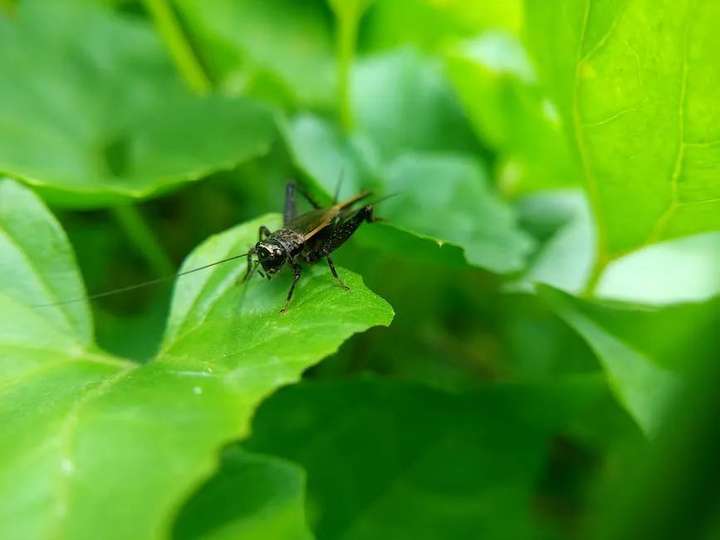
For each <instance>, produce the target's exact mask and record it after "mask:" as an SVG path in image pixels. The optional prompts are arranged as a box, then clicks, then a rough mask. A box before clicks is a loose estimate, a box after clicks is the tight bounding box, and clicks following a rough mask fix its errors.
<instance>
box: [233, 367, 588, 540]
mask: <svg viewBox="0 0 720 540" xmlns="http://www.w3.org/2000/svg"><path fill="white" fill-rule="evenodd" d="M593 394H594V392H593V390H592V385H589V386H587V385H585V384H578V385H577V386H574V385H568V386H567V387H563V386H562V385H557V386H553V387H552V388H551V387H547V388H543V387H537V388H533V387H518V388H513V387H511V386H510V387H505V386H489V387H486V388H484V389H483V390H481V391H478V392H475V393H471V394H469V395H464V396H457V395H451V394H446V393H444V392H438V391H435V390H430V389H428V388H426V387H423V386H421V385H415V384H407V383H400V382H392V381H382V380H377V379H365V380H356V381H344V382H325V383H309V384H302V385H296V386H294V387H292V388H288V389H286V390H284V391H282V392H280V393H279V394H277V395H276V396H274V397H273V398H272V399H270V400H268V401H267V402H266V403H265V404H264V405H263V406H262V407H261V408H260V410H259V411H258V415H257V417H256V419H255V421H254V423H253V433H254V434H253V437H252V439H251V440H250V441H249V442H248V443H247V447H248V448H250V449H253V450H257V451H262V452H270V453H274V454H278V455H281V456H283V457H285V458H288V459H291V460H293V461H296V462H298V463H300V464H302V465H303V466H304V467H305V468H306V470H307V471H308V508H309V515H310V519H311V521H312V523H313V528H314V530H315V532H316V534H317V537H318V539H321V540H322V539H338V540H339V539H342V540H350V539H353V540H359V539H375V538H390V537H391V538H394V539H398V540H400V539H405V538H408V539H410V538H417V539H435V538H472V537H476V536H481V537H487V538H517V539H521V538H528V537H530V536H532V533H531V531H532V530H533V524H532V521H533V518H532V512H531V498H532V492H533V487H534V485H535V484H536V482H537V480H538V478H539V476H540V475H541V473H542V467H543V463H544V461H545V459H546V457H547V451H548V438H549V436H550V434H552V433H554V432H556V431H558V430H561V429H562V428H563V426H564V425H565V424H566V422H567V421H568V418H569V416H568V412H567V411H568V409H567V407H568V406H571V407H578V406H579V407H582V406H584V405H583V404H587V402H585V400H586V399H588V400H590V401H592V400H593V399H594V397H592V396H593Z"/></svg>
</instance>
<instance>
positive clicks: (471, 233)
mask: <svg viewBox="0 0 720 540" xmlns="http://www.w3.org/2000/svg"><path fill="white" fill-rule="evenodd" d="M284 131H285V137H286V140H287V141H288V144H289V146H290V149H291V152H292V153H293V157H294V159H295V162H296V163H297V164H298V166H299V167H300V168H301V169H303V170H304V171H305V172H306V173H307V174H308V175H309V176H310V177H311V178H313V179H315V180H316V181H317V182H318V184H319V185H320V186H322V188H324V189H325V190H326V191H327V192H329V193H332V192H334V189H335V187H334V186H335V185H336V184H337V182H338V180H337V179H338V177H339V175H340V174H342V176H343V179H344V185H346V186H349V187H351V188H352V189H353V190H356V191H357V190H359V189H361V188H370V189H377V190H378V191H379V192H380V193H381V194H383V193H397V194H398V196H397V197H395V198H394V199H391V200H388V201H386V202H383V203H382V204H381V205H380V207H379V208H378V214H379V215H381V216H382V217H383V218H386V219H387V220H388V222H389V223H391V224H392V227H394V228H396V229H397V231H394V232H393V231H391V230H390V228H389V227H388V226H383V227H378V228H377V232H367V233H366V232H364V233H363V235H364V237H365V238H366V239H371V240H372V241H373V243H374V244H376V245H377V246H379V247H384V248H387V249H396V250H397V251H398V253H403V252H407V253H408V254H410V255H412V253H415V252H416V251H419V252H420V254H422V255H423V256H424V255H425V254H426V253H428V252H429V251H430V250H431V247H430V246H431V245H432V244H435V245H436V246H438V247H439V246H442V245H443V244H445V243H448V244H452V246H453V247H454V248H457V247H460V248H462V249H463V250H464V252H465V258H466V260H467V261H468V262H469V263H470V264H473V265H476V266H480V267H483V268H487V269H489V270H492V271H494V272H499V273H503V272H513V271H517V270H520V269H522V268H523V266H524V263H525V257H526V256H527V255H528V253H529V252H530V250H531V249H532V242H531V240H530V238H529V237H528V236H527V235H526V234H525V233H523V232H522V231H521V230H520V229H519V228H518V227H517V224H516V222H515V217H514V215H513V213H512V211H511V209H510V208H509V207H508V206H507V205H506V204H505V203H503V202H502V201H501V200H500V199H499V198H498V197H497V196H496V195H495V194H494V193H492V191H491V189H490V187H489V186H488V180H487V177H486V174H485V171H484V169H483V168H482V167H481V165H480V163H478V161H477V160H475V159H473V158H470V157H466V156H463V155H457V154H444V153H415V152H407V153H404V154H402V155H400V156H399V157H397V158H396V159H393V160H391V161H390V162H389V163H388V164H387V165H383V163H382V161H381V159H380V158H379V156H378V153H377V152H376V151H375V149H374V146H373V145H372V143H371V142H370V141H369V140H368V139H367V138H364V137H362V136H360V135H358V136H355V137H353V138H350V139H345V138H343V137H342V136H341V135H340V134H339V133H338V132H337V131H335V130H333V128H332V127H331V126H330V125H328V124H327V123H326V122H324V121H322V120H320V119H318V118H316V117H312V116H300V117H298V118H296V119H295V120H294V121H292V122H290V123H289V124H288V125H287V126H286V127H285V130H284ZM478 216H482V220H481V221H479V220H478V219H477V217H478ZM403 233H404V234H403ZM386 234H387V235H390V236H391V237H392V240H388V241H386V238H385V236H386ZM409 234H414V235H416V236H418V237H420V238H421V239H424V240H426V241H427V243H426V244H425V245H419V243H418V241H417V239H413V238H407V235H409ZM403 236H405V237H406V239H405V240H403V239H402V237H403ZM403 243H404V244H405V247H404V248H403ZM410 246H412V249H410ZM416 248H417V249H416ZM439 256H440V253H439V252H438V250H437V248H435V257H439ZM448 256H449V258H450V259H451V260H452V261H457V260H458V259H459V254H458V253H450V254H448ZM430 257H432V255H430ZM425 258H428V257H425Z"/></svg>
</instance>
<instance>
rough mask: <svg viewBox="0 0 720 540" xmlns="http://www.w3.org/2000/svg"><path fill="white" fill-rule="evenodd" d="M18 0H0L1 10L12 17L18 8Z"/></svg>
mask: <svg viewBox="0 0 720 540" xmlns="http://www.w3.org/2000/svg"><path fill="white" fill-rule="evenodd" d="M16 4H17V0H0V12H2V13H4V14H5V15H8V16H9V17H12V16H13V15H15V10H16V9H17V5H16Z"/></svg>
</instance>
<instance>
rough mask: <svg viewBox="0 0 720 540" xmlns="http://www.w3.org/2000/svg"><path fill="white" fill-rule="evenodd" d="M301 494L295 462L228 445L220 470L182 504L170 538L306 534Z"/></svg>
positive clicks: (248, 539)
mask: <svg viewBox="0 0 720 540" xmlns="http://www.w3.org/2000/svg"><path fill="white" fill-rule="evenodd" d="M243 487H245V489H244V490H243V489H241V488H243ZM304 500H305V473H304V471H303V470H302V469H300V467H297V466H296V465H293V464H291V463H288V462H285V461H283V460H280V459H277V458H272V457H269V456H261V455H255V454H250V453H248V452H244V451H242V450H241V449H239V448H237V447H234V448H230V449H228V450H227V451H226V452H224V455H223V461H222V466H221V468H220V470H219V471H218V472H217V473H216V474H215V476H213V478H212V479H211V480H209V481H208V482H207V483H206V484H205V485H203V486H202V488H201V489H199V490H198V492H197V493H195V495H193V497H192V498H191V499H190V500H189V501H188V502H187V503H186V504H185V506H183V508H182V510H181V511H180V514H179V515H178V518H177V520H176V521H175V526H174V528H173V538H176V539H178V540H181V539H184V538H187V539H195V538H203V539H205V540H223V539H227V540H233V539H236V538H243V539H244V540H252V539H257V540H266V539H268V538H273V539H285V540H310V539H312V537H313V536H312V533H310V531H309V530H308V529H307V526H306V524H305V508H304V505H303V503H304Z"/></svg>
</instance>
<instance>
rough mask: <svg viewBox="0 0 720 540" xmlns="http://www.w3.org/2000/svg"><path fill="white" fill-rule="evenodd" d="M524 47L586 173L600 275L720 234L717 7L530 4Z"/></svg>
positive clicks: (632, 2)
mask: <svg viewBox="0 0 720 540" xmlns="http://www.w3.org/2000/svg"><path fill="white" fill-rule="evenodd" d="M526 7H527V17H528V34H529V45H530V47H531V49H532V51H533V53H534V55H535V57H536V59H537V61H538V65H539V69H540V74H541V78H542V80H543V82H544V83H545V84H546V86H547V88H548V89H549V90H550V91H551V93H552V95H553V97H554V98H555V99H556V102H557V104H558V106H559V107H560V111H561V114H562V117H563V119H564V121H565V125H566V127H567V129H568V133H569V135H570V137H571V139H572V141H573V144H574V146H575V149H576V151H577V156H578V160H579V162H580V163H581V165H582V170H583V171H584V177H585V181H586V184H587V187H588V193H589V195H590V199H591V201H592V206H593V211H594V214H595V218H596V221H597V224H598V228H599V242H600V243H599V249H600V253H599V257H600V264H604V263H606V262H607V260H608V259H611V258H615V257H617V256H619V255H621V254H623V253H625V252H628V251H630V250H634V249H637V248H638V247H640V246H643V245H645V244H648V243H652V242H656V241H659V240H662V239H665V238H671V237H676V236H680V235H687V234H692V233H696V232H702V231H708V230H716V229H718V227H720V217H718V216H720V211H719V209H720V206H719V204H720V203H719V202H718V200H719V199H720V182H719V181H718V178H717V175H716V174H715V172H714V170H715V169H716V168H717V166H718V163H720V145H719V144H718V140H720V131H719V130H720V127H719V126H720V121H718V120H719V119H720V118H719V115H720V112H718V108H717V107H716V106H715V105H714V103H715V101H716V92H715V88H716V87H717V83H718V81H719V80H720V70H718V67H717V62H715V58H717V56H718V53H720V38H719V37H718V34H717V31H716V29H717V26H718V22H720V5H718V4H717V3H716V2H694V1H691V0H682V1H678V2H674V1H661V2H656V1H654V0H621V1H614V0H613V1H603V2H593V1H591V0H586V1H584V2H577V1H575V0H559V1H557V2H544V1H542V0H527V1H526Z"/></svg>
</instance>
